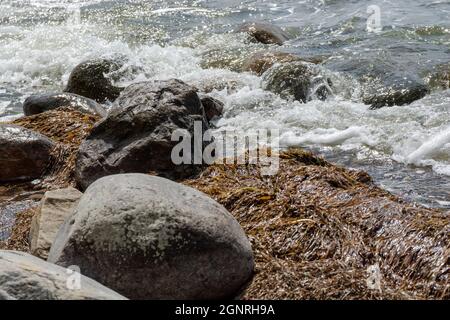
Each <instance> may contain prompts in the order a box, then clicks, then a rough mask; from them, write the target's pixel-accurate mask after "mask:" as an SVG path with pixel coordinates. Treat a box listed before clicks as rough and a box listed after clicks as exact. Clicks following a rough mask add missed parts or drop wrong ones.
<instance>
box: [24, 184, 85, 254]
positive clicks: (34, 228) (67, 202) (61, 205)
mask: <svg viewBox="0 0 450 320" xmlns="http://www.w3.org/2000/svg"><path fill="white" fill-rule="evenodd" d="M82 195H83V194H82V193H81V192H80V191H78V190H77V189H74V188H67V189H59V190H53V191H47V192H46V193H45V195H44V197H43V198H42V200H41V203H40V206H39V208H38V210H37V213H36V214H35V215H34V217H33V220H32V222H31V230H30V252H31V254H33V255H35V256H37V257H39V258H42V259H47V257H48V252H49V251H50V247H51V245H52V243H53V241H54V240H55V237H56V234H57V233H58V230H59V228H60V227H61V225H62V224H63V223H64V220H65V219H66V218H67V217H69V216H70V215H71V214H72V211H73V209H74V208H75V206H76V205H77V204H78V201H79V200H80V198H81V196H82Z"/></svg>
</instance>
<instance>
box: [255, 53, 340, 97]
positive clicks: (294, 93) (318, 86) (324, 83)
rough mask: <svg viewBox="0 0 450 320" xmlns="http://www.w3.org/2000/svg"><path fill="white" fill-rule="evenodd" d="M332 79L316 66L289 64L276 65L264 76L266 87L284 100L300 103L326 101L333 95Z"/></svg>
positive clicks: (305, 63)
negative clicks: (314, 100)
mask: <svg viewBox="0 0 450 320" xmlns="http://www.w3.org/2000/svg"><path fill="white" fill-rule="evenodd" d="M332 86H333V83H332V80H331V78H329V77H327V75H326V74H325V73H324V72H322V70H321V69H320V68H318V67H317V66H315V65H314V64H311V63H307V62H301V61H300V62H288V63H283V64H280V65H275V66H274V67H273V68H271V69H270V70H268V71H267V72H266V73H265V74H264V87H265V89H266V90H270V91H272V92H274V93H277V94H279V95H280V96H281V97H282V98H285V99H290V98H294V99H295V100H298V101H300V102H307V101H309V100H312V99H320V100H325V99H326V98H327V97H329V96H330V95H332V94H333V90H332V89H331V87H332Z"/></svg>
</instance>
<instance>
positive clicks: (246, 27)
mask: <svg viewBox="0 0 450 320" xmlns="http://www.w3.org/2000/svg"><path fill="white" fill-rule="evenodd" d="M237 32H245V33H248V34H249V35H250V36H251V37H252V38H254V39H255V40H256V41H258V42H261V43H264V44H277V45H280V46H281V45H282V44H283V43H284V42H286V41H288V40H289V35H288V34H287V33H286V32H284V31H283V30H282V29H281V28H280V27H277V26H274V25H272V24H269V23H264V22H249V23H244V24H243V25H241V26H240V27H239V28H238V30H237Z"/></svg>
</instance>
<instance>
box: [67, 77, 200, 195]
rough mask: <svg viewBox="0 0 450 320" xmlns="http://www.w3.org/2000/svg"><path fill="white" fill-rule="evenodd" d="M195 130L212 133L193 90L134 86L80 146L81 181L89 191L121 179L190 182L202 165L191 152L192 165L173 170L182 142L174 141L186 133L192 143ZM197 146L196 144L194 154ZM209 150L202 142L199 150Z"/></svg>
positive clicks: (165, 84)
mask: <svg viewBox="0 0 450 320" xmlns="http://www.w3.org/2000/svg"><path fill="white" fill-rule="evenodd" d="M195 125H197V126H200V129H203V131H205V130H206V129H208V128H209V127H208V123H207V121H206V117H205V115H204V109H203V106H202V103H201V101H200V99H199V97H198V95H197V92H196V89H195V88H194V87H191V86H189V85H187V84H185V83H184V82H182V81H179V80H167V81H150V82H142V83H137V84H134V85H131V86H130V87H128V88H127V89H125V90H124V92H123V93H122V95H121V96H120V97H119V98H118V99H117V101H116V102H115V103H114V104H113V106H112V109H111V111H110V112H109V114H108V116H107V117H106V118H104V119H103V120H102V121H100V122H99V123H97V124H96V125H95V126H94V128H93V130H92V132H91V133H90V135H89V136H88V137H87V138H86V140H85V141H84V142H83V143H82V144H81V146H80V148H79V152H78V155H77V159H76V168H75V178H76V181H77V183H78V185H79V186H80V187H81V188H82V189H86V188H87V187H88V186H89V185H90V184H91V183H92V182H94V181H95V180H97V179H98V178H101V177H104V176H107V175H111V174H117V173H132V172H134V173H136V172H138V173H150V172H152V173H156V174H159V175H161V176H164V177H168V178H170V179H178V178H183V177H188V176H191V175H193V174H195V173H197V172H198V170H199V168H200V165H201V163H200V164H198V165H196V164H193V163H194V159H193V157H194V152H192V156H191V157H190V160H192V161H190V163H185V164H180V165H176V164H174V162H173V161H172V157H171V155H172V150H173V148H174V146H176V145H177V144H179V141H172V134H173V132H174V131H175V130H183V131H185V132H188V133H189V134H191V137H193V135H194V126H195ZM200 138H202V137H200ZM194 142H195V140H194V139H193V138H192V139H191V147H192V149H191V150H194ZM207 145H208V143H207V142H202V141H201V139H200V145H199V146H197V149H199V148H200V149H201V150H203V149H204V148H205V147H206V146H207ZM185 162H188V161H185ZM200 162H201V161H200Z"/></svg>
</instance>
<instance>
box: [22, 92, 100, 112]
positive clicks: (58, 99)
mask: <svg viewBox="0 0 450 320" xmlns="http://www.w3.org/2000/svg"><path fill="white" fill-rule="evenodd" d="M61 107H69V108H72V109H74V110H77V111H80V112H83V113H92V114H95V115H98V116H101V117H103V116H105V115H106V110H105V108H104V107H103V106H101V105H100V104H98V103H97V102H95V101H94V100H91V99H89V98H85V97H82V96H79V95H77V94H73V93H54V94H43V95H32V96H30V97H28V98H27V99H26V100H25V102H24V104H23V112H24V114H25V115H26V116H31V115H35V114H39V113H42V112H46V111H50V110H54V109H57V108H61Z"/></svg>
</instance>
